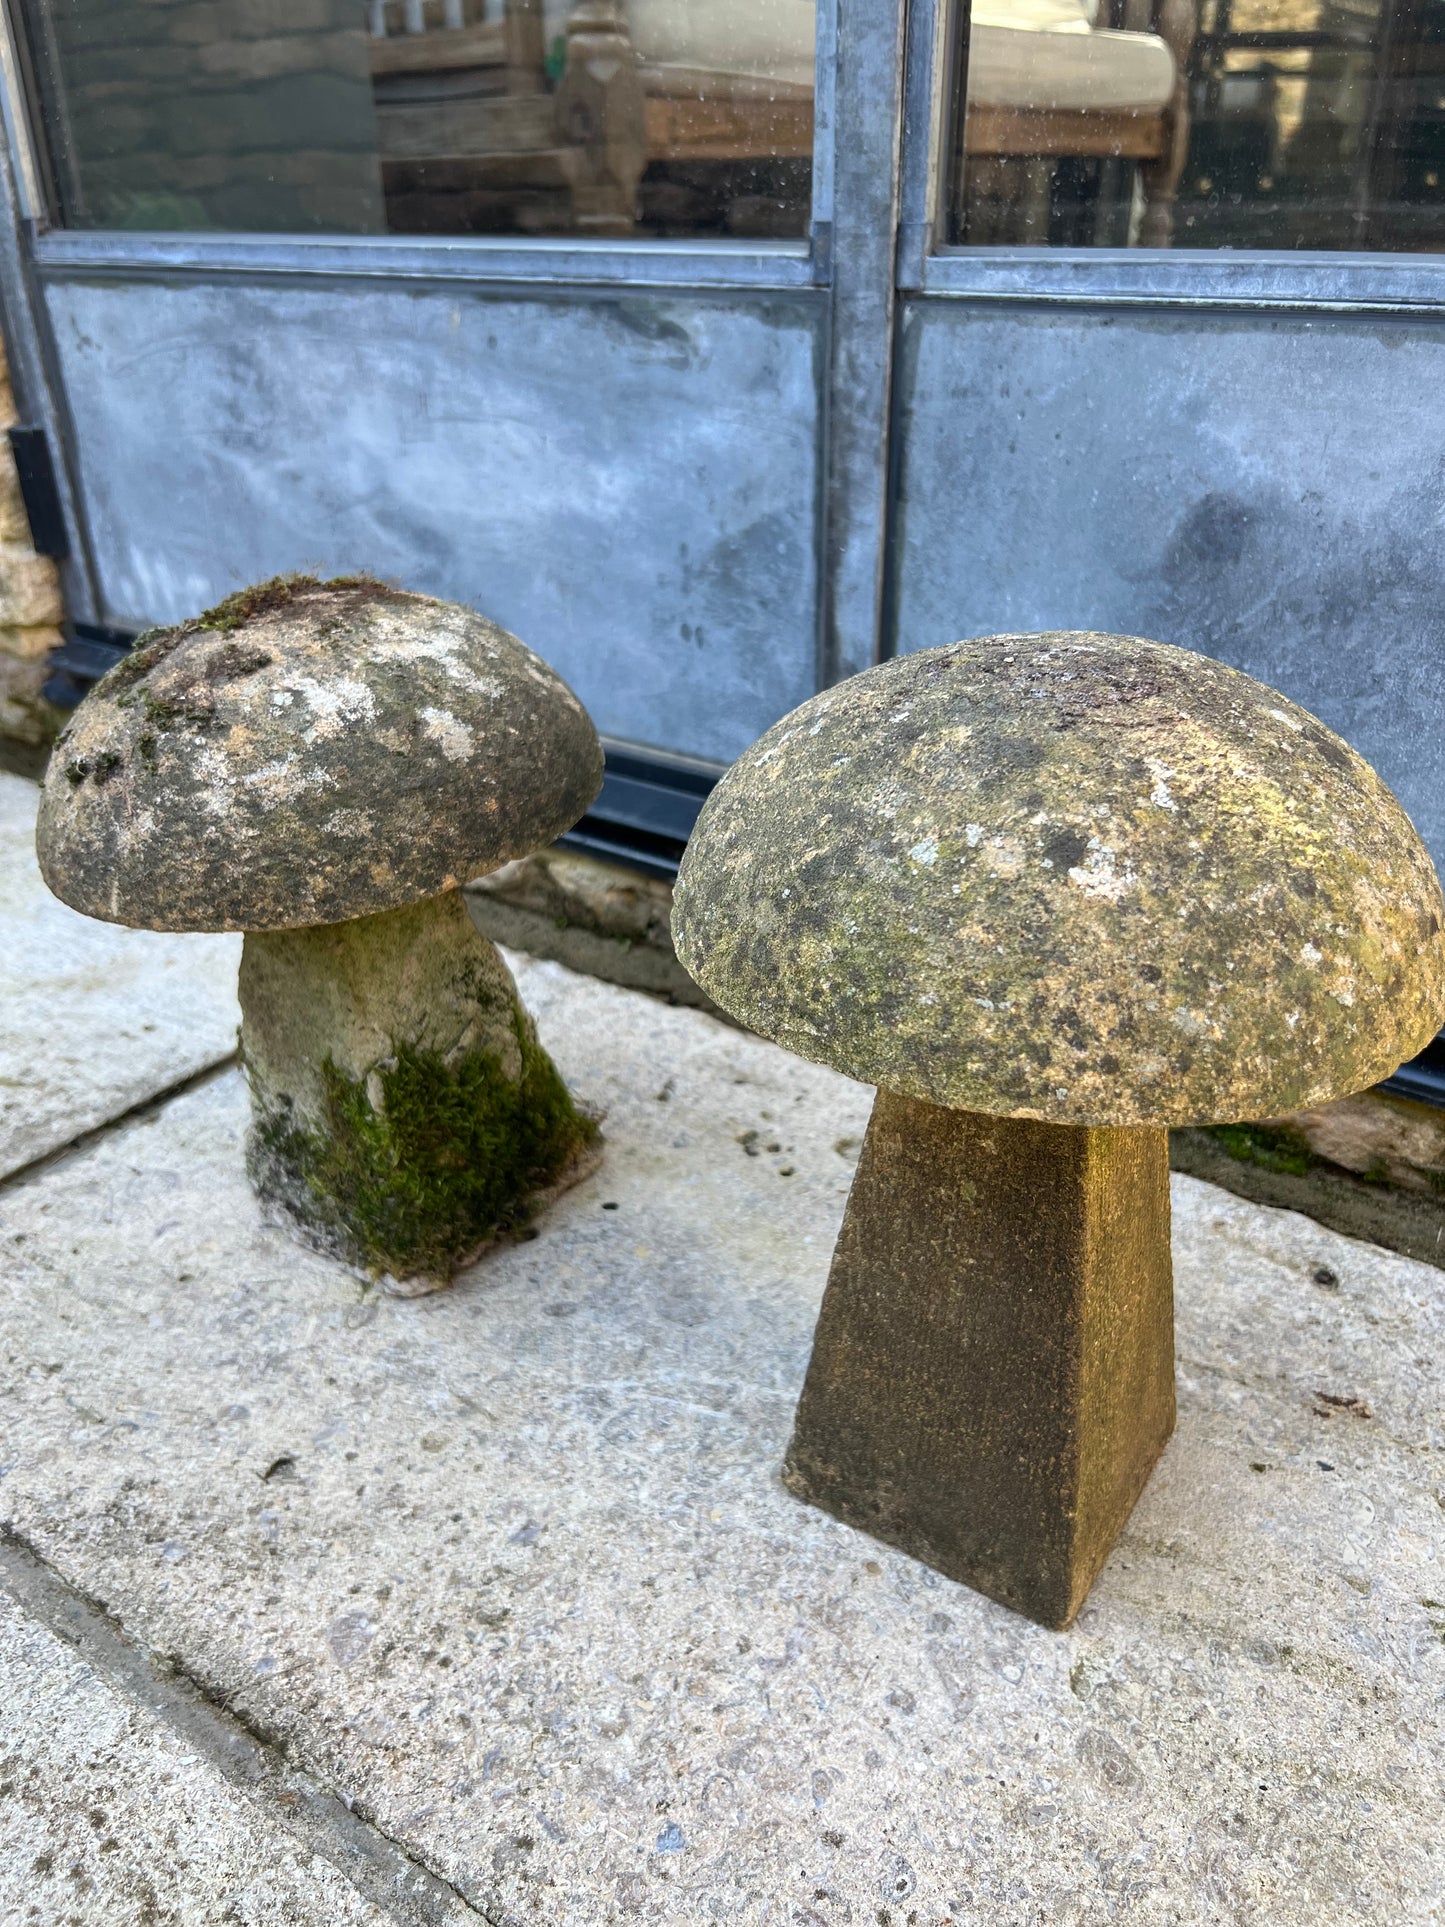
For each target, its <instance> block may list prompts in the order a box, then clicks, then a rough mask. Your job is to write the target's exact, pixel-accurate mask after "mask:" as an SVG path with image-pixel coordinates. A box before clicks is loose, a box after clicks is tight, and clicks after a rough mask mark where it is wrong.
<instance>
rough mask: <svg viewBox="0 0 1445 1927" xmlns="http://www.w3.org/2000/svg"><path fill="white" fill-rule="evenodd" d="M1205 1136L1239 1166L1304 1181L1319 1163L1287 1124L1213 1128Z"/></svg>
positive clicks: (1300, 1137)
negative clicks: (1253, 1167)
mask: <svg viewBox="0 0 1445 1927" xmlns="http://www.w3.org/2000/svg"><path fill="white" fill-rule="evenodd" d="M1207 1135H1208V1136H1210V1137H1212V1138H1213V1139H1214V1141H1215V1143H1216V1144H1218V1145H1219V1146H1220V1147H1221V1148H1222V1149H1223V1150H1225V1151H1227V1152H1228V1153H1229V1155H1230V1156H1231V1157H1232V1158H1235V1159H1236V1160H1237V1161H1238V1162H1239V1163H1241V1164H1258V1165H1262V1166H1263V1167H1264V1169H1265V1170H1266V1171H1286V1172H1288V1173H1289V1175H1290V1176H1291V1177H1296V1178H1303V1177H1307V1176H1308V1175H1309V1173H1310V1172H1311V1171H1312V1170H1313V1169H1314V1168H1315V1166H1316V1165H1317V1164H1318V1163H1319V1162H1320V1160H1319V1158H1318V1157H1317V1156H1316V1155H1315V1153H1314V1151H1313V1150H1312V1149H1311V1148H1310V1144H1309V1141H1308V1140H1307V1139H1306V1138H1305V1137H1304V1135H1303V1134H1302V1133H1301V1132H1299V1131H1296V1130H1292V1129H1291V1128H1290V1126H1289V1125H1287V1124H1273V1125H1266V1124H1215V1125H1212V1126H1210V1128H1209V1130H1208V1133H1207Z"/></svg>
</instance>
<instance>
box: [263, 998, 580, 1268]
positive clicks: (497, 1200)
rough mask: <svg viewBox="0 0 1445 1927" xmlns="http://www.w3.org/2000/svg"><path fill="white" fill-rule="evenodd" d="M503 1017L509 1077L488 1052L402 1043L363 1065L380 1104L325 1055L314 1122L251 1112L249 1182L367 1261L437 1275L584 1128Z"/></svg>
mask: <svg viewBox="0 0 1445 1927" xmlns="http://www.w3.org/2000/svg"><path fill="white" fill-rule="evenodd" d="M514 1023H515V1030H516V1037H517V1044H518V1047H519V1049H520V1051H521V1056H522V1074H521V1076H520V1077H519V1078H517V1079H515V1080H514V1079H512V1078H510V1077H508V1076H507V1074H506V1072H505V1071H504V1070H503V1068H502V1065H501V1063H500V1061H499V1060H498V1058H497V1057H495V1056H494V1055H493V1054H491V1053H490V1052H485V1051H478V1052H475V1053H473V1054H472V1055H470V1056H468V1057H464V1058H463V1059H462V1060H461V1061H460V1062H459V1063H457V1064H453V1065H448V1064H446V1063H445V1062H444V1061H443V1060H442V1058H441V1057H440V1056H438V1055H437V1054H436V1053H434V1052H430V1051H420V1050H414V1049H411V1048H409V1047H406V1046H403V1047H401V1048H400V1049H398V1051H397V1053H396V1061H395V1064H394V1066H393V1068H391V1069H390V1070H386V1071H381V1072H379V1073H376V1075H378V1076H379V1078H380V1083H381V1105H380V1107H379V1108H376V1107H374V1106H373V1104H372V1102H371V1098H370V1096H369V1095H368V1093H367V1088H366V1083H365V1081H361V1082H356V1081H353V1080H352V1079H350V1078H348V1077H346V1076H344V1075H343V1074H342V1073H341V1072H340V1071H339V1070H337V1068H336V1066H335V1065H334V1064H333V1063H332V1062H331V1061H330V1060H329V1059H328V1060H327V1062H326V1064H325V1066H324V1075H325V1080H326V1125H325V1128H324V1129H322V1130H317V1131H311V1130H307V1129H305V1128H302V1127H300V1126H298V1125H296V1124H295V1123H294V1122H293V1121H292V1120H291V1119H290V1118H289V1116H283V1117H276V1116H273V1117H271V1118H269V1119H264V1120H261V1121H259V1122H258V1124H257V1126H256V1132H255V1137H254V1139H253V1145H252V1158H251V1164H252V1177H253V1179H254V1180H255V1182H256V1185H257V1188H258V1189H259V1190H260V1191H261V1192H262V1194H263V1195H265V1196H271V1197H273V1198H276V1199H278V1200H279V1201H280V1202H282V1203H284V1204H285V1205H286V1206H287V1208H288V1209H289V1210H290V1211H291V1212H292V1213H293V1215H295V1216H296V1217H298V1218H299V1219H301V1220H302V1221H303V1222H304V1223H306V1224H308V1225H309V1226H310V1227H311V1228H313V1229H314V1230H315V1231H317V1232H319V1233H320V1234H321V1237H322V1240H323V1242H325V1243H326V1244H328V1245H330V1246H331V1247H332V1248H334V1249H337V1250H339V1251H340V1252H341V1253H342V1254H343V1255H344V1256H346V1257H347V1258H349V1259H351V1260H352V1261H353V1262H357V1263H361V1264H364V1265H366V1266H367V1267H368V1268H370V1269H371V1270H372V1271H375V1272H381V1271H387V1272H390V1273H391V1274H392V1275H393V1276H395V1277H398V1278H406V1277H425V1276H432V1277H447V1276H450V1274H451V1273H452V1271H453V1270H454V1269H455V1268H456V1266H457V1264H458V1263H459V1262H460V1261H461V1260H462V1259H463V1258H465V1257H466V1256H467V1254H468V1253H469V1252H472V1251H474V1250H476V1248H477V1247H478V1246H479V1245H482V1244H485V1243H486V1242H487V1241H488V1240H489V1239H491V1238H493V1237H497V1236H500V1235H503V1234H505V1233H507V1232H509V1231H514V1230H516V1229H518V1228H519V1227H520V1226H521V1225H523V1224H524V1223H525V1222H526V1220H527V1219H528V1217H529V1216H530V1215H531V1204H530V1200H531V1199H532V1198H533V1196H534V1195H535V1194H536V1192H538V1191H539V1190H541V1189H543V1188H544V1187H545V1186H546V1185H548V1184H549V1183H551V1182H552V1181H553V1180H554V1179H555V1178H557V1177H558V1176H560V1175H561V1173H562V1171H563V1170H564V1169H565V1168H566V1166H567V1165H568V1164H569V1163H571V1161H572V1160H573V1158H574V1157H575V1156H576V1155H577V1154H578V1152H579V1151H581V1150H582V1149H583V1148H584V1147H585V1146H586V1145H588V1144H590V1143H592V1142H593V1141H595V1139H596V1137H597V1125H596V1123H595V1122H594V1121H593V1120H592V1119H591V1118H589V1117H586V1116H584V1115H583V1114H582V1113H581V1112H580V1111H579V1110H578V1109H577V1107H576V1105H575V1104H574V1103H573V1102H572V1099H571V1097H570V1095H569V1094H568V1091H567V1087H566V1085H565V1084H564V1083H563V1082H562V1079H561V1077H560V1075H559V1074H558V1072H557V1069H556V1066H555V1065H554V1064H553V1063H552V1060H551V1058H550V1057H548V1055H547V1053H546V1052H545V1051H544V1050H543V1049H542V1046H541V1045H540V1044H539V1043H538V1042H537V1039H536V1036H535V1034H534V1032H533V1030H532V1027H531V1024H530V1023H529V1022H528V1021H527V1019H526V1018H525V1017H524V1016H523V1015H522V1014H521V1013H520V1012H519V1013H517V1015H516V1017H515V1019H514Z"/></svg>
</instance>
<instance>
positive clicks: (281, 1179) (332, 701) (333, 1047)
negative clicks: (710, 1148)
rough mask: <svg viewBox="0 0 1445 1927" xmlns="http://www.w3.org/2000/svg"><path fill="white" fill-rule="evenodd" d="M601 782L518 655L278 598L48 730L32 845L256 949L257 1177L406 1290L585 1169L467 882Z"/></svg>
mask: <svg viewBox="0 0 1445 1927" xmlns="http://www.w3.org/2000/svg"><path fill="white" fill-rule="evenodd" d="M601 780H602V751H601V747H600V745H599V743H598V740H597V733H596V731H595V730H594V729H593V727H592V724H591V721H590V720H589V718H588V716H587V713H586V711H585V710H584V709H583V707H582V705H581V703H580V702H578V700H577V698H576V697H575V696H574V695H573V694H572V691H571V690H570V689H569V688H568V687H567V686H566V684H565V683H564V682H563V681H562V680H561V678H560V677H559V676H557V675H556V674H555V673H554V672H553V671H552V670H551V669H550V668H549V667H548V666H547V664H546V663H544V662H543V661H542V660H541V658H540V657H538V656H535V655H534V654H533V653H532V651H531V650H530V649H527V648H525V647H524V646H523V645H522V644H521V643H520V642H518V641H517V639H516V637H515V636H511V635H508V634H507V633H506V631H505V630H503V629H499V628H497V627H496V625H495V624H494V623H491V622H488V621H486V620H484V619H483V618H482V617H481V616H479V615H476V614H474V613H473V612H472V611H471V610H469V609H464V608H459V607H457V606H455V605H453V604H451V603H445V602H435V601H432V600H431V599H429V598H428V597H425V596H419V595H408V594H405V593H403V592H401V591H399V590H395V589H390V588H387V587H385V586H384V585H382V584H380V583H377V582H373V581H371V580H369V579H366V578H361V579H354V580H341V581H333V582H317V581H313V580H310V579H307V578H296V577H288V578H281V579H278V580H277V581H274V582H269V583H264V584H262V585H261V586H260V587H259V588H256V589H252V590H248V591H245V592H243V593H242V594H240V595H237V596H233V597H232V598H231V599H230V600H229V601H228V602H225V603H222V604H221V606H220V607H219V608H217V609H213V610H211V611H210V612H209V613H208V614H206V615H203V616H200V617H198V618H197V619H196V620H194V621H191V622H184V623H181V624H180V625H179V626H178V627H176V628H172V629H163V630H153V631H151V632H150V634H149V635H147V636H144V637H142V639H141V640H140V642H139V643H138V644H137V646H136V648H135V649H134V650H133V652H132V653H131V654H130V655H129V656H127V657H126V658H125V659H124V660H123V661H122V662H120V663H119V664H117V666H116V667H115V668H114V669H112V670H111V671H110V673H109V674H108V675H107V676H106V677H105V678H104V679H103V680H102V681H101V682H100V683H99V684H98V685H97V686H96V688H95V689H94V691H93V692H92V693H91V694H90V695H89V696H88V697H87V698H86V700H85V702H84V703H82V705H81V706H80V708H79V709H78V710H77V712H76V714H75V716H74V718H73V719H72V721H71V723H70V725H69V727H68V728H67V730H66V732H65V734H64V735H63V736H62V738H61V740H60V743H59V744H58V746H57V748H56V752H55V754H54V756H53V758H52V760H51V763H50V767H49V771H48V773H47V775H46V779H45V788H44V793H43V795H42V798H41V804H40V820H39V828H38V832H37V838H36V842H37V848H38V854H39V858H40V867H41V869H42V871H43V872H44V875H45V880H46V882H47V883H48V884H49V886H50V888H51V889H52V890H53V891H54V892H55V894H56V895H57V896H58V897H61V898H62V899H63V900H64V901H65V902H66V903H69V904H71V905H73V906H74V907H75V908H76V909H77V910H83V911H85V912H86V913H87V914H88V915H90V916H93V917H100V918H104V919H107V920H109V921H110V922H113V923H124V924H132V925H135V926H138V927H140V928H143V929H155V930H244V931H245V933H246V938H245V943H244V945H243V949H242V957H241V983H240V991H241V1015H242V1025H241V1048H242V1055H243V1058H244V1061H245V1067H246V1071H247V1075H248V1077H249V1080H250V1086H251V1096H252V1106H253V1123H252V1128H251V1133H250V1138H249V1143H248V1151H247V1164H248V1168H249V1170H250V1173H251V1177H252V1180H253V1182H254V1184H255V1186H256V1188H257V1190H258V1191H259V1192H260V1193H261V1195H262V1197H263V1198H265V1199H266V1200H268V1201H269V1202H270V1203H272V1204H273V1205H275V1206H277V1207H279V1208H280V1210H281V1211H282V1213H283V1214H284V1216H285V1217H286V1219H287V1220H288V1221H289V1222H290V1224H291V1226H292V1228H293V1229H294V1230H295V1231H296V1232H297V1233H298V1234H299V1235H300V1236H301V1237H302V1238H303V1239H304V1240H305V1241H306V1242H307V1243H309V1244H312V1245H315V1246H317V1247H319V1248H320V1249H323V1250H327V1251H330V1252H332V1253H334V1254H335V1255H337V1256H339V1257H341V1258H343V1259H345V1260H347V1261H348V1262H351V1263H353V1264H358V1265H361V1266H364V1267H366V1268H367V1269H368V1270H370V1271H372V1272H373V1273H374V1274H377V1275H381V1276H383V1277H385V1278H388V1279H389V1281H390V1282H391V1284H392V1285H393V1286H394V1287H399V1288H402V1289H410V1290H420V1289H426V1288H429V1287H431V1286H434V1285H436V1284H438V1283H444V1282H445V1281H446V1280H447V1279H449V1278H450V1277H451V1275H452V1273H453V1272H454V1270H455V1269H456V1268H457V1267H458V1266H459V1265H460V1264H462V1263H464V1262H466V1261H467V1259H468V1258H469V1257H470V1256H471V1255H472V1254H474V1253H475V1252H476V1251H477V1250H478V1249H480V1248H481V1247H482V1246H484V1245H485V1244H486V1243H488V1242H489V1241H490V1240H491V1239H492V1238H493V1237H495V1236H496V1235H498V1234H499V1233H501V1232H503V1231H505V1230H507V1229H509V1228H511V1227H514V1226H515V1225H517V1224H518V1223H519V1222H520V1221H521V1220H522V1219H523V1218H525V1217H526V1215H527V1214H528V1212H529V1211H530V1209H531V1208H532V1205H533V1202H534V1201H535V1200H536V1198H537V1197H538V1195H539V1194H541V1193H543V1192H545V1191H546V1190H547V1189H548V1188H549V1187H553V1186H556V1185H558V1184H560V1183H561V1182H565V1181H566V1180H567V1179H568V1177H569V1176H570V1175H574V1174H578V1173H579V1172H580V1169H581V1168H582V1166H583V1165H584V1164H586V1163H588V1162H590V1155H591V1152H592V1146H593V1144H594V1141H595V1139H596V1136H597V1130H596V1125H595V1123H594V1122H593V1121H592V1120H590V1119H589V1118H587V1117H586V1116H584V1115H583V1114H582V1113H581V1112H579V1111H578V1110H577V1108H576V1107H575V1106H574V1104H573V1103H572V1100H571V1098H570V1097H569V1096H568V1093H567V1091H566V1088H565V1086H564V1085H563V1083H562V1080H561V1078H560V1077H559V1075H558V1073H557V1071H556V1070H555V1068H554V1067H553V1065H552V1062H551V1060H550V1059H549V1058H548V1057H547V1055H546V1053H545V1052H544V1051H543V1049H542V1047H541V1045H540V1044H539V1043H538V1042H537V1038H536V1034H535V1032H534V1030H533V1027H532V1023H531V1020H530V1019H529V1018H528V1016H527V1014H526V1012H525V1011H524V1010H523V1008H522V1006H521V1003H520V1001H519V999H518V996H517V992H516V987H515V985H514V984H513V982H512V978H511V975H510V973H509V972H508V970H507V967H506V965H505V964H504V963H503V961H502V959H501V957H500V956H499V955H498V953H497V951H496V949H495V948H494V947H493V946H492V944H490V943H489V942H488V941H487V940H486V938H485V937H483V936H482V935H481V934H480V932H479V931H477V929H476V928H475V927H474V925H473V924H472V921H471V919H470V917H469V916H468V914H467V909H466V905H465V904H464V902H463V900H462V896H461V893H460V890H459V888H458V885H459V884H462V883H464V882H466V881H467V880H468V879H469V878H471V877H473V876H476V875H479V874H481V873H482V872H484V871H487V870H490V869H494V868H495V867H496V866H497V865H499V864H501V863H505V862H507V861H508V860H509V859H511V858H513V857H518V856H522V855H525V854H526V853H528V852H530V851H532V850H535V849H537V848H539V847H540V846H541V845H543V844H546V843H549V842H551V841H552V839H553V838H554V837H556V836H558V835H559V834H560V833H561V832H562V831H563V830H565V829H567V828H568V827H569V826H570V825H571V824H572V823H574V822H575V821H576V820H577V818H578V817H579V816H580V815H581V814H582V813H583V811H584V810H585V809H586V808H587V805H588V804H589V803H590V802H591V801H592V799H593V797H594V796H595V795H596V794H597V791H598V788H599V786H600V784H601Z"/></svg>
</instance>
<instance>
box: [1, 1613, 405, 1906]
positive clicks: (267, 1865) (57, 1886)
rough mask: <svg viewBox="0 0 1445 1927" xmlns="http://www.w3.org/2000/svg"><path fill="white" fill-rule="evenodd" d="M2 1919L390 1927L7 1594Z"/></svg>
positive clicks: (3, 1663) (319, 1861) (191, 1750)
mask: <svg viewBox="0 0 1445 1927" xmlns="http://www.w3.org/2000/svg"><path fill="white" fill-rule="evenodd" d="M0 1837H3V1847H0V1919H3V1920H5V1921H7V1922H13V1923H15V1924H16V1927H19V1924H20V1923H22V1922H25V1923H29V1922H36V1923H43V1922H52V1921H66V1922H72V1921H83V1922H87V1923H89V1922H92V1921H93V1922H95V1923H97V1927H132V1923H134V1927H142V1924H143V1923H146V1924H148V1927H155V1923H160V1922H169V1921H176V1922H182V1921H192V1922H197V1923H199V1922H202V1921H226V1922H228V1923H229V1922H233V1923H235V1927H242V1923H245V1927H262V1923H265V1924H266V1927H271V1923H282V1922H285V1923H288V1927H289V1923H297V1924H298V1927H302V1924H304V1927H312V1924H313V1923H314V1927H382V1924H383V1923H384V1922H385V1921H386V1920H387V1918H388V1916H387V1915H386V1913H385V1912H383V1911H382V1910H381V1909H380V1908H378V1907H375V1906H372V1905H371V1904H369V1903H368V1902H367V1901H365V1900H364V1899H363V1898H362V1897H361V1896H360V1895H359V1894H358V1893H357V1892H356V1890H355V1888H354V1887H353V1886H351V1884H350V1883H349V1882H348V1881H347V1880H346V1879H345V1878H344V1876H343V1875H341V1874H340V1873H339V1872H338V1871H337V1870H336V1868H334V1867H333V1866H332V1865H330V1863H329V1862H328V1861H327V1860H325V1859H324V1858H322V1857H321V1856H319V1855H317V1854H315V1853H313V1852H309V1851H307V1850H306V1849H305V1848H302V1847H300V1846H298V1844H297V1843H296V1841H295V1840H293V1839H292V1838H291V1836H290V1835H289V1833H288V1832H287V1830H286V1829H285V1827H284V1826H283V1825H280V1824H278V1823H277V1822H276V1821H275V1820H274V1819H273V1820H270V1821H267V1820H265V1819H263V1818H262V1817H261V1815H260V1814H259V1813H258V1811H257V1809H256V1806H255V1803H254V1802H253V1801H251V1800H249V1799H247V1797H246V1795H245V1794H244V1793H242V1792H241V1791H239V1790H238V1789H237V1788H235V1787H234V1786H232V1785H231V1784H229V1783H228V1781H227V1780H226V1779H225V1778H224V1777H223V1776H222V1775H221V1774H220V1773H219V1772H217V1771H216V1770H215V1768H213V1767H211V1766H209V1765H208V1764H207V1763H206V1762H204V1761H203V1760H201V1759H199V1758H198V1757H197V1755H196V1753H195V1750H194V1748H193V1746H192V1745H191V1744H189V1743H188V1741H187V1740H186V1739H185V1738H182V1737H181V1736H180V1735H178V1734H176V1733H174V1732H172V1731H171V1730H170V1729H169V1728H168V1727H167V1726H165V1725H164V1724H163V1723H161V1722H159V1721H157V1720H155V1719H152V1718H148V1717H147V1716H146V1715H145V1713H144V1712H142V1711H141V1709H140V1708H139V1707H138V1706H137V1705H136V1704H135V1702H134V1701H133V1700H132V1699H130V1698H128V1697H127V1696H126V1695H125V1694H123V1693H119V1692H116V1691H114V1690H113V1689H112V1688H111V1687H110V1686H108V1685H107V1684H106V1683H105V1681H103V1680H102V1679H100V1678H99V1677H98V1676H97V1675H96V1673H95V1672H94V1671H93V1670H92V1669H91V1668H90V1667H89V1666H88V1665H87V1664H86V1663H85V1662H84V1661H83V1660H81V1659H78V1658H77V1657H76V1656H75V1654H74V1653H72V1652H71V1651H69V1650H68V1649H67V1647H66V1646H65V1645H64V1644H62V1643H61V1641H60V1640H58V1639H56V1638H55V1637H54V1636H53V1635H52V1634H51V1633H49V1632H48V1631H46V1630H45V1629H44V1628H42V1627H40V1626H37V1625H35V1624H34V1623H33V1622H31V1621H29V1620H27V1619H26V1618H25V1617H24V1616H23V1615H22V1614H21V1613H20V1612H19V1611H18V1610H17V1609H16V1607H15V1606H14V1605H13V1603H12V1602H11V1601H10V1600H9V1599H8V1598H7V1597H6V1595H5V1594H4V1593H3V1592H0Z"/></svg>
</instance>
